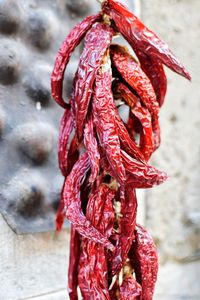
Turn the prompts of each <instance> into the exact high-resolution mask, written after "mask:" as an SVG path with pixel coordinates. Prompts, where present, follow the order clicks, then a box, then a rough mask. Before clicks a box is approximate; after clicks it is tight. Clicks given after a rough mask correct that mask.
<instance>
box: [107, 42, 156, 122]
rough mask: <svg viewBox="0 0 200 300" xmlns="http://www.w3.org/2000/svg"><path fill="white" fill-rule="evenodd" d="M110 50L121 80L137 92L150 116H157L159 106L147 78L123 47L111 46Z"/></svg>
mask: <svg viewBox="0 0 200 300" xmlns="http://www.w3.org/2000/svg"><path fill="white" fill-rule="evenodd" d="M111 49H112V50H111V54H112V55H111V57H112V62H113V64H114V66H115V67H116V68H117V70H118V71H119V73H120V74H121V76H122V77H123V79H124V80H125V81H126V82H127V83H128V84H129V85H130V86H131V87H132V88H133V89H134V90H135V91H136V92H137V94H138V95H139V96H140V99H141V101H142V102H143V103H144V104H145V105H146V107H147V108H148V110H149V111H150V112H151V114H152V115H153V116H157V115H158V113H159V105H158V102H157V99H156V95H155V92H154V89H153V87H152V85H151V82H150V80H149V78H148V77H147V76H146V74H145V73H144V72H143V71H142V69H141V68H140V66H139V65H138V63H137V62H136V61H135V60H134V58H133V57H132V56H131V55H130V54H129V53H128V50H127V49H126V48H125V47H122V46H119V45H112V48H111Z"/></svg>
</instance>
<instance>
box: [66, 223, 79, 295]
mask: <svg viewBox="0 0 200 300" xmlns="http://www.w3.org/2000/svg"><path fill="white" fill-rule="evenodd" d="M80 247H81V240H80V236H79V234H78V232H77V231H76V230H75V229H74V228H73V225H72V226H71V236H70V255H69V269H68V293H69V298H70V300H78V293H77V287H78V264H79V257H80V249H81V248H80Z"/></svg>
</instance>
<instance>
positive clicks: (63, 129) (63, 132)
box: [58, 109, 74, 176]
mask: <svg viewBox="0 0 200 300" xmlns="http://www.w3.org/2000/svg"><path fill="white" fill-rule="evenodd" d="M73 126H74V122H73V116H72V113H71V110H70V109H66V110H65V112H64V115H63V117H62V119H61V122H60V131H59V139H58V163H59V168H60V170H61V172H62V174H63V176H66V171H67V162H68V159H67V155H68V149H67V147H68V143H69V137H70V134H71V133H72V130H73Z"/></svg>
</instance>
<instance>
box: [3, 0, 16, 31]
mask: <svg viewBox="0 0 200 300" xmlns="http://www.w3.org/2000/svg"><path fill="white" fill-rule="evenodd" d="M20 21H21V12H20V8H19V6H18V3H17V1H13V0H4V1H2V0H1V1H0V31H1V32H2V33H5V34H11V33H15V32H16V31H17V30H18V28H19V25H20Z"/></svg>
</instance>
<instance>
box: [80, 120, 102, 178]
mask: <svg viewBox="0 0 200 300" xmlns="http://www.w3.org/2000/svg"><path fill="white" fill-rule="evenodd" d="M84 144H85V147H86V150H87V152H88V155H89V157H90V162H91V177H90V182H94V181H95V179H96V177H97V175H98V173H99V169H100V154H99V150H98V144H97V140H96V137H95V135H94V126H93V117H92V116H89V117H88V120H87V122H86V124H85V130H84Z"/></svg>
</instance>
